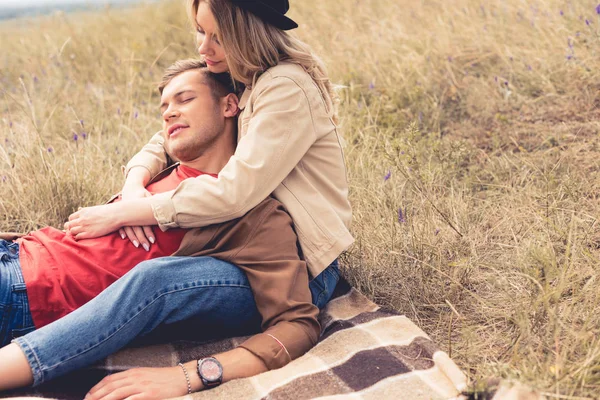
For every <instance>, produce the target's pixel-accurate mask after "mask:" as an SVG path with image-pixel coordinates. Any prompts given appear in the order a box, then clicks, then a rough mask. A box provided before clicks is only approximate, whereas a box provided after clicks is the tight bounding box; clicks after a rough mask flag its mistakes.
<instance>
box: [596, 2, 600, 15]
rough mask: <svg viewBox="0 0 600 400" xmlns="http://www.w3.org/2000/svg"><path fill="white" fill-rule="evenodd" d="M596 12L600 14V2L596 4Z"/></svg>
mask: <svg viewBox="0 0 600 400" xmlns="http://www.w3.org/2000/svg"><path fill="white" fill-rule="evenodd" d="M596 14H598V15H600V4H598V5H597V6H596Z"/></svg>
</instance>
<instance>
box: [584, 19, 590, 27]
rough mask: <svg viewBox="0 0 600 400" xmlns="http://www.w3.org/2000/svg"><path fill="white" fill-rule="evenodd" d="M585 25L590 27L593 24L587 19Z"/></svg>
mask: <svg viewBox="0 0 600 400" xmlns="http://www.w3.org/2000/svg"><path fill="white" fill-rule="evenodd" d="M585 24H586V25H587V26H590V25H591V22H590V20H589V19H587V18H586V19H585Z"/></svg>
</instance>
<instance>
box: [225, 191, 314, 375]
mask: <svg viewBox="0 0 600 400" xmlns="http://www.w3.org/2000/svg"><path fill="white" fill-rule="evenodd" d="M268 205H269V208H268V209H267V210H265V212H264V213H263V214H262V221H259V223H257V224H254V226H253V229H254V232H253V233H252V234H251V235H250V238H251V239H250V240H248V241H247V243H246V245H245V246H244V247H243V248H242V249H241V250H240V251H239V252H237V254H235V256H233V259H232V260H231V261H232V262H233V263H235V264H236V265H238V266H239V267H240V268H241V269H242V270H244V272H245V273H246V275H247V276H248V281H249V282H250V287H251V288H252V292H253V293H254V298H255V301H256V306H257V308H258V311H259V312H260V314H261V316H262V329H263V332H262V333H259V334H256V335H254V336H252V337H251V338H249V339H248V340H246V341H245V342H244V343H242V344H241V345H240V346H241V347H243V348H245V349H246V350H248V351H250V352H251V353H253V354H254V355H256V356H257V357H259V358H260V359H261V360H262V361H263V362H264V364H265V365H266V366H267V368H269V369H275V368H280V367H283V366H284V365H286V364H287V363H289V362H290V361H291V360H293V359H295V358H298V357H300V356H301V355H303V354H304V353H306V352H307V351H308V350H309V349H311V348H312V347H313V346H314V345H315V344H316V343H317V341H318V339H319V335H320V332H321V327H320V325H319V322H318V320H317V315H318V313H319V310H318V308H317V307H316V306H315V305H313V304H312V301H311V294H310V289H309V287H308V269H307V266H306V263H305V262H304V261H302V260H301V259H300V257H299V256H298V247H297V237H296V234H295V232H294V230H293V227H292V219H291V217H290V216H289V214H288V213H287V212H286V211H285V210H284V208H283V206H282V205H281V204H280V203H279V202H276V201H273V202H268ZM259 207H261V206H259Z"/></svg>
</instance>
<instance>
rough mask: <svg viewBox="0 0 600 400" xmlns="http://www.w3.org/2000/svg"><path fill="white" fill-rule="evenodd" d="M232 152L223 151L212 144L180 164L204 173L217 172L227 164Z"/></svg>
mask: <svg viewBox="0 0 600 400" xmlns="http://www.w3.org/2000/svg"><path fill="white" fill-rule="evenodd" d="M232 154H233V152H232V153H230V152H225V151H223V150H222V149H217V148H215V146H213V147H212V148H210V149H208V150H207V151H205V152H204V153H203V154H202V155H201V156H200V157H198V158H196V159H195V160H191V161H181V162H180V164H181V165H183V166H185V167H188V168H193V169H195V170H197V171H201V172H204V173H206V174H218V173H219V172H221V169H223V167H224V166H225V164H227V162H228V161H229V159H230V158H231V155H232Z"/></svg>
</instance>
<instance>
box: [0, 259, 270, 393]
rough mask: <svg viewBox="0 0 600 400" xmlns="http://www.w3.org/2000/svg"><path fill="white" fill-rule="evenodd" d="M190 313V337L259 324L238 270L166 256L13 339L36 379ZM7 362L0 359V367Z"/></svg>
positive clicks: (248, 328) (212, 262) (111, 349)
mask: <svg viewBox="0 0 600 400" xmlns="http://www.w3.org/2000/svg"><path fill="white" fill-rule="evenodd" d="M192 317H193V320H196V321H201V324H195V329H197V331H196V332H191V335H190V332H185V334H187V335H188V336H195V337H206V335H205V334H206V333H207V332H211V333H212V334H213V336H214V335H217V336H221V337H225V336H226V335H232V334H247V333H249V332H251V331H257V330H258V329H260V315H259V314H258V311H257V310H256V305H255V303H254V296H253V295H252V291H251V289H250V285H249V284H248V281H247V279H246V276H245V275H244V274H243V272H242V271H241V270H240V269H239V268H237V267H236V266H234V265H232V264H230V263H227V262H224V261H221V260H217V259H214V258H211V257H167V258H161V259H156V260H151V261H146V262H143V263H141V264H139V265H138V266H136V267H135V268H134V269H132V270H131V271H130V272H128V273H127V274H126V275H125V276H123V277H122V278H121V279H119V280H118V281H117V282H115V283H114V284H112V285H111V286H110V287H109V288H107V289H106V290H105V291H103V292H102V293H101V294H100V295H99V296H98V297H96V298H94V299H92V300H91V301H90V302H88V303H87V304H85V305H84V306H83V307H81V308H79V309H78V310H75V311H73V312H72V313H71V314H69V315H67V316H65V317H63V318H61V319H60V320H58V321H55V322H53V323H52V324H50V325H47V326H45V327H43V328H40V329H38V330H36V331H34V332H31V333H29V334H28V335H26V336H23V337H20V338H17V339H15V340H14V342H15V343H17V344H18V345H19V347H20V348H21V350H22V351H23V353H24V354H25V357H26V358H27V361H28V363H29V366H30V368H31V371H32V373H33V384H34V385H38V384H40V383H42V382H44V381H47V380H50V379H52V378H55V377H58V376H60V375H63V374H65V373H68V372H70V371H73V370H75V369H78V368H81V367H84V366H87V365H90V364H92V363H94V362H96V361H98V360H100V359H102V358H104V357H106V356H108V355H110V354H112V353H114V352H116V351H117V350H119V349H121V348H122V347H124V346H125V345H127V344H128V343H129V342H130V341H132V340H133V339H134V338H136V337H138V336H141V335H145V334H147V333H149V332H151V331H152V330H153V329H154V328H156V327H157V326H158V325H159V324H175V323H178V322H180V321H182V320H185V319H190V318H192ZM13 346H14V345H13ZM9 348H10V346H8V347H7V348H6V349H9ZM3 350H5V349H3ZM9 350H10V349H9ZM0 355H1V353H0ZM4 364H5V363H4V360H3V358H2V357H0V372H1V371H2V368H4ZM4 388H6V387H4Z"/></svg>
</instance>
